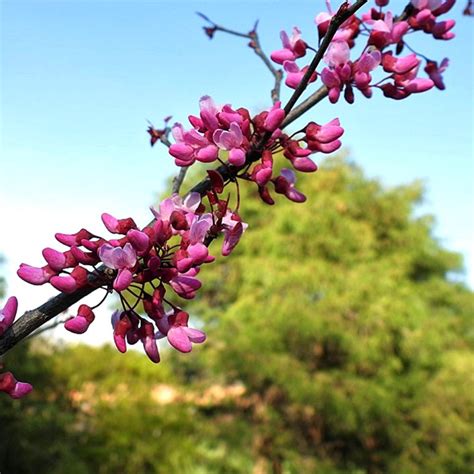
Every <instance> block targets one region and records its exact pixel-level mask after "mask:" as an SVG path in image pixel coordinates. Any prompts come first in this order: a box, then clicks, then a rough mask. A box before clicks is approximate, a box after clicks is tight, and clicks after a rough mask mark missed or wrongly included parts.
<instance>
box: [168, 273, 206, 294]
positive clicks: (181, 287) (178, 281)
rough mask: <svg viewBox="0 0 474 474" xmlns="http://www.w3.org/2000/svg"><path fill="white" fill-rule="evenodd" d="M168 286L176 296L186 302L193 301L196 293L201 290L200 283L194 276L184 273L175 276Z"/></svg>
mask: <svg viewBox="0 0 474 474" xmlns="http://www.w3.org/2000/svg"><path fill="white" fill-rule="evenodd" d="M170 285H171V287H172V288H173V290H174V291H175V292H176V294H177V295H178V296H181V297H182V298H185V299H187V300H190V299H193V298H194V297H195V296H196V291H197V290H199V288H201V282H200V281H199V280H198V279H197V278H194V276H188V275H186V273H183V274H178V275H177V276H175V277H174V278H173V279H172V280H171V281H170Z"/></svg>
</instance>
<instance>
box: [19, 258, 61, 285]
mask: <svg viewBox="0 0 474 474" xmlns="http://www.w3.org/2000/svg"><path fill="white" fill-rule="evenodd" d="M16 273H17V275H18V276H19V277H20V278H21V279H22V280H24V281H26V282H28V283H31V284H32V285H43V284H44V283H47V282H49V280H50V279H51V277H53V276H54V275H56V272H55V271H54V270H53V269H52V268H51V267H49V265H46V266H44V267H42V268H37V267H32V266H31V265H27V264H26V263H22V264H20V268H19V269H18V270H17V272H16Z"/></svg>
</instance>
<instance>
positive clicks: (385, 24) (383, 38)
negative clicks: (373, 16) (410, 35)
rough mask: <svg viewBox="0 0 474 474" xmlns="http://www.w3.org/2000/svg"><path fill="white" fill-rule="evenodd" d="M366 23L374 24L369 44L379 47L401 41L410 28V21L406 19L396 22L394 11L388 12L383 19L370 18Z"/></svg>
mask: <svg viewBox="0 0 474 474" xmlns="http://www.w3.org/2000/svg"><path fill="white" fill-rule="evenodd" d="M366 23H368V24H371V25H372V31H371V32H370V37H369V44H371V45H374V46H376V47H377V48H379V49H382V48H384V47H385V46H387V45H389V44H396V43H399V42H400V41H401V40H402V39H403V36H404V35H405V33H406V32H407V31H408V29H409V28H410V25H409V24H408V22H406V21H404V20H403V21H396V22H395V23H394V21H393V14H392V12H387V13H386V14H385V18H384V19H383V20H376V21H373V20H369V21H367V22H366Z"/></svg>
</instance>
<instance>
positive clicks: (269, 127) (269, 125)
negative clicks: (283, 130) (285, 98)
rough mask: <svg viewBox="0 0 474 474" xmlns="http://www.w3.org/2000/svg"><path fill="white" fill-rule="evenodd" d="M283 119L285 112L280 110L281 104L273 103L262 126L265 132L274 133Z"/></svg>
mask: <svg viewBox="0 0 474 474" xmlns="http://www.w3.org/2000/svg"><path fill="white" fill-rule="evenodd" d="M284 118H285V111H284V110H283V109H282V108H281V102H280V101H278V102H275V104H274V105H273V107H272V108H271V109H270V110H269V111H268V115H267V117H266V118H265V121H264V122H263V126H264V128H265V130H266V131H267V132H274V131H275V130H276V129H277V128H278V127H279V126H280V124H281V122H282V121H283V119H284Z"/></svg>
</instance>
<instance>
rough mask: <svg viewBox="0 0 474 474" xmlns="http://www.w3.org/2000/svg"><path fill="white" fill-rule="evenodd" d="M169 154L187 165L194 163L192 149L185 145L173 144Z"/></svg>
mask: <svg viewBox="0 0 474 474" xmlns="http://www.w3.org/2000/svg"><path fill="white" fill-rule="evenodd" d="M169 154H170V155H171V156H173V157H174V158H176V160H179V161H180V162H183V163H187V164H188V165H192V164H193V162H194V148H192V147H191V146H189V145H186V144H185V143H173V144H172V145H171V146H170V148H169Z"/></svg>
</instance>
